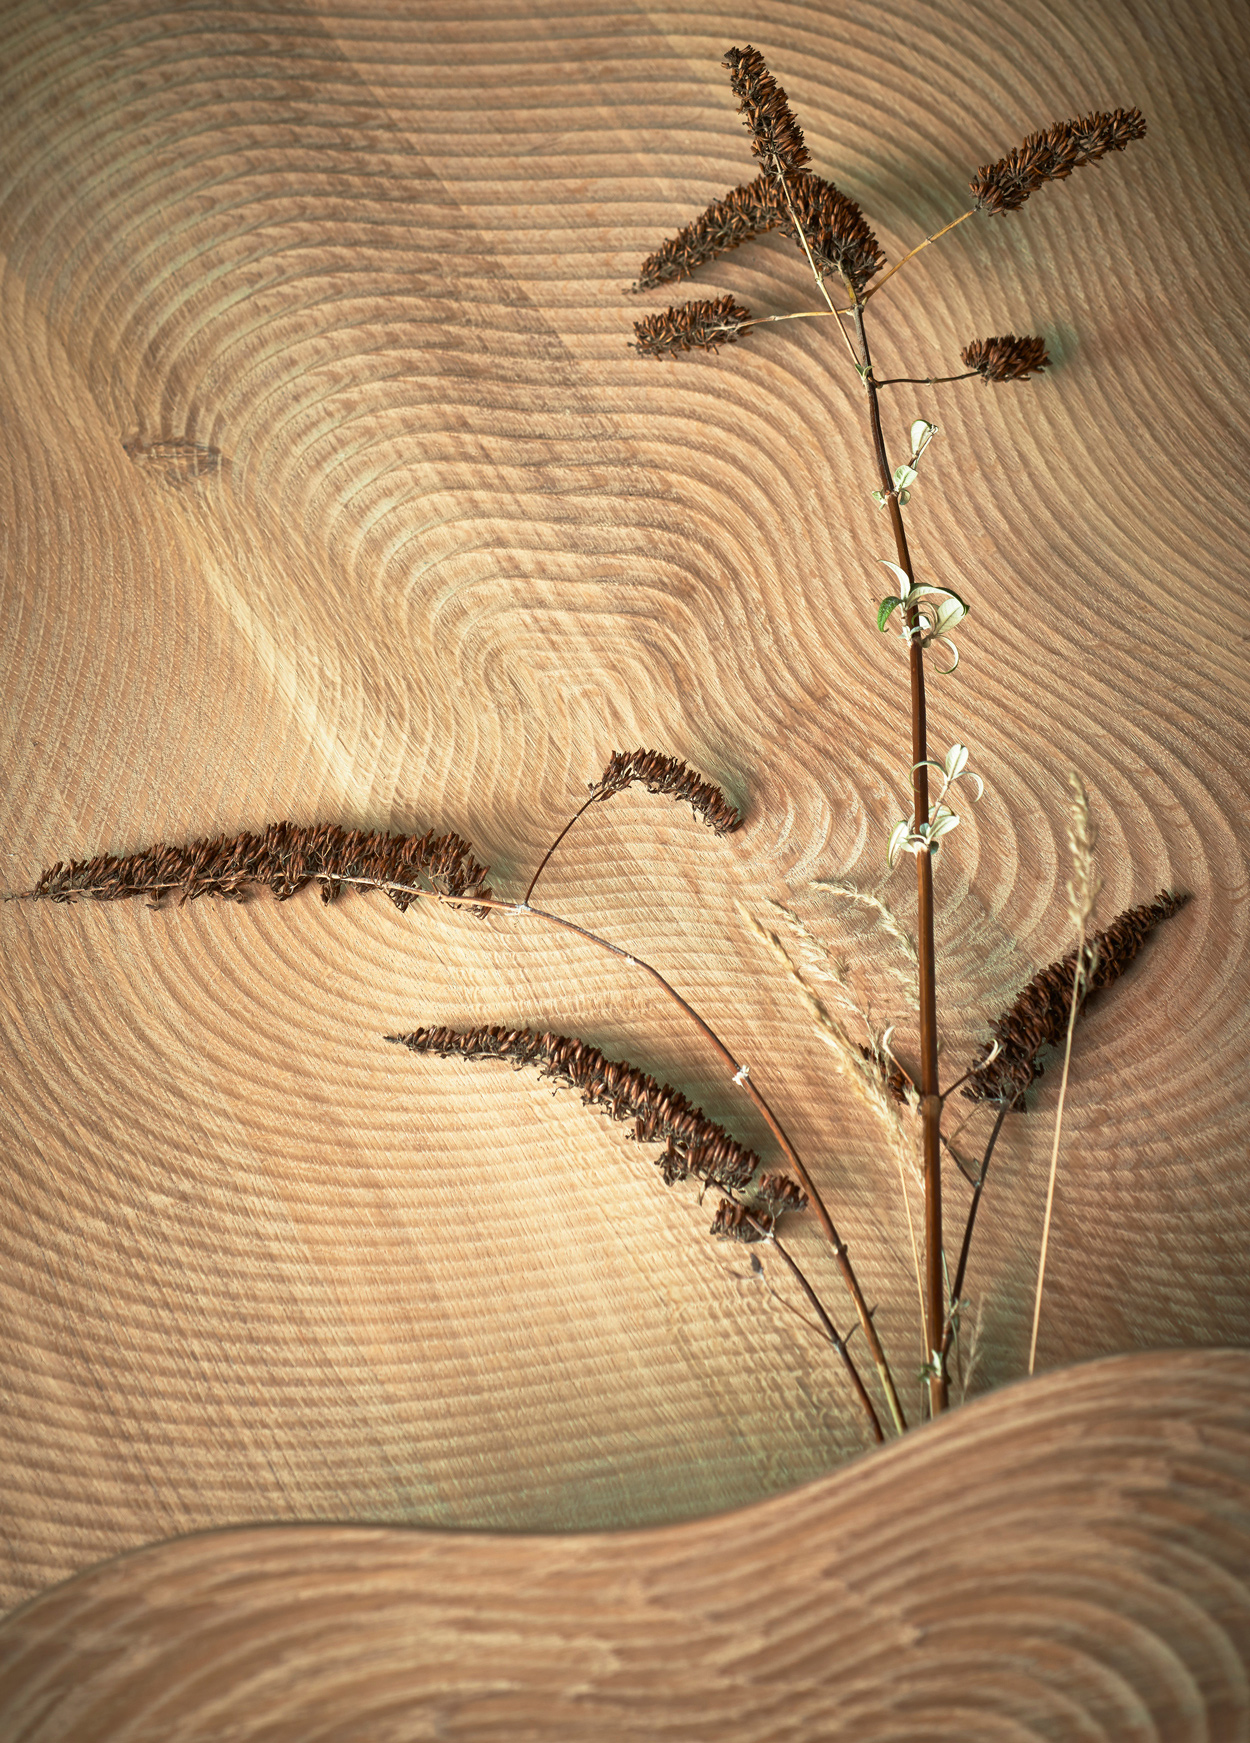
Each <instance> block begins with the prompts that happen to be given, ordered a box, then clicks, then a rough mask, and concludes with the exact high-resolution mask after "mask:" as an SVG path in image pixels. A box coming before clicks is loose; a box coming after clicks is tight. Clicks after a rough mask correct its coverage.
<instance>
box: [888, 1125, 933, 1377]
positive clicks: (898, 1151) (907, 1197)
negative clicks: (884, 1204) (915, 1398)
mask: <svg viewBox="0 0 1250 1743" xmlns="http://www.w3.org/2000/svg"><path fill="white" fill-rule="evenodd" d="M894 1160H895V1161H896V1162H897V1163H898V1185H899V1191H900V1192H901V1193H902V1195H903V1209H904V1210H905V1211H906V1212H907V1234H908V1238H909V1239H910V1241H911V1262H912V1269H913V1271H914V1272H915V1277H916V1300H917V1301H918V1302H919V1304H920V1337H921V1348H922V1349H923V1348H924V1344H925V1340H926V1336H927V1326H928V1322H927V1320H926V1318H925V1309H924V1284H923V1282H922V1281H921V1277H920V1248H919V1247H918V1246H917V1245H916V1225H915V1223H914V1221H913V1220H912V1214H911V1194H910V1193H909V1192H908V1190H907V1169H906V1168H905V1167H904V1165H903V1152H902V1148H901V1146H900V1145H898V1144H895V1145H894Z"/></svg>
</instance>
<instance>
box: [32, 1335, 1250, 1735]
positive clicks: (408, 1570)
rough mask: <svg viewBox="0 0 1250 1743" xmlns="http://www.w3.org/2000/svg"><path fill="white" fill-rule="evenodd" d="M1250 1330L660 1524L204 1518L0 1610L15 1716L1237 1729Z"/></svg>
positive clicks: (177, 1730)
mask: <svg viewBox="0 0 1250 1743" xmlns="http://www.w3.org/2000/svg"><path fill="white" fill-rule="evenodd" d="M1248 1664H1250V1356H1247V1355H1246V1354H1244V1353H1242V1352H1233V1351H1223V1352H1219V1351H1216V1352H1212V1351H1201V1352H1179V1351H1178V1352H1171V1353H1167V1354H1163V1355H1150V1356H1137V1357H1131V1358H1118V1359H1114V1360H1111V1361H1107V1362H1101V1363H1096V1364H1093V1365H1091V1366H1090V1367H1087V1368H1084V1369H1080V1370H1077V1371H1075V1372H1072V1371H1070V1372H1066V1373H1063V1374H1056V1375H1050V1376H1047V1377H1046V1378H1045V1379H1042V1380H1040V1381H1039V1382H1037V1383H1036V1384H1035V1385H1032V1386H1018V1387H1013V1388H1011V1389H1009V1390H1007V1391H1005V1392H1002V1393H1000V1394H998V1395H997V1396H995V1397H993V1398H990V1399H984V1400H978V1401H977V1402H976V1403H974V1404H972V1405H970V1406H969V1408H968V1409H967V1411H966V1412H961V1413H959V1414H957V1415H956V1416H954V1417H952V1418H949V1419H948V1420H947V1421H945V1422H943V1423H940V1424H938V1425H936V1426H935V1427H933V1428H930V1429H925V1430H922V1431H921V1432H919V1433H918V1434H916V1435H915V1436H913V1437H910V1438H908V1439H907V1440H905V1441H903V1442H901V1443H898V1444H896V1445H895V1446H892V1447H890V1448H887V1449H886V1450H885V1451H884V1452H882V1453H880V1454H878V1455H877V1456H875V1457H873V1458H871V1459H866V1460H863V1461H861V1462H860V1463H859V1464H857V1465H855V1466H853V1467H852V1468H851V1469H849V1470H847V1471H842V1472H838V1473H835V1474H834V1475H833V1476H831V1477H826V1478H823V1479H822V1480H821V1481H820V1482H818V1483H816V1484H813V1485H811V1486H809V1487H805V1488H803V1489H800V1490H798V1491H797V1492H795V1493H792V1494H789V1495H785V1496H780V1497H777V1498H775V1499H773V1500H771V1501H767V1502H763V1503H761V1504H759V1505H758V1506H755V1507H750V1508H745V1509H743V1510H741V1511H739V1512H737V1513H733V1514H729V1515H726V1516H722V1517H721V1518H717V1519H709V1520H706V1521H701V1522H698V1523H696V1524H691V1525H685V1526H669V1527H666V1528H665V1529H663V1530H660V1531H650V1532H625V1533H615V1534H603V1535H589V1536H583V1535H578V1534H572V1535H568V1536H561V1537H547V1538H543V1537H507V1536H495V1535H487V1536H481V1537H478V1536H473V1535H468V1534H464V1533H432V1532H411V1531H399V1530H395V1529H391V1530H375V1531H370V1530H362V1529H356V1530H348V1529H343V1528H341V1527H333V1526H316V1527H288V1528H278V1527H272V1526H271V1527H269V1528H268V1529H261V1530H255V1529H253V1530H242V1531H232V1532H217V1533H212V1534H209V1535H206V1536H200V1537H193V1538H185V1539H183V1540H182V1541H180V1542H177V1543H170V1544H165V1545H162V1546H160V1547H158V1548H155V1549H149V1550H144V1551H141V1552H140V1553H139V1554H137V1555H134V1556H129V1557H124V1558H122V1559H121V1560H118V1561H115V1562H111V1563H109V1564H108V1565H107V1566H105V1567H102V1568H97V1569H93V1570H92V1572H90V1573H89V1574H85V1575H83V1576H81V1577H80V1578H78V1579H76V1580H72V1581H70V1582H69V1583H68V1584H66V1585H64V1586H62V1587H60V1588H58V1589H57V1590H56V1591H54V1592H50V1593H48V1594H46V1595H45V1596H44V1597H42V1598H40V1599H37V1600H36V1601H35V1602H34V1603H33V1604H32V1605H30V1606H29V1607H27V1608H26V1609H24V1610H22V1611H20V1612H19V1613H18V1614H17V1615H15V1616H14V1617H12V1618H11V1619H10V1621H9V1622H8V1623H7V1625H6V1626H5V1627H4V1628H3V1629H0V1713H3V1714H4V1715H5V1718H6V1721H7V1723H6V1729H5V1735H6V1737H7V1738H9V1739H11V1743H104V1740H105V1739H107V1740H108V1743H217V1740H218V1739H221V1738H226V1737H229V1738H231V1739H233V1740H236V1743H245V1740H249V1739H257V1740H259V1739H262V1738H263V1739H265V1740H266V1743H277V1740H278V1739H287V1738H289V1739H292V1743H294V1740H296V1739H299V1740H300V1743H303V1740H305V1739H314V1738H315V1739H317V1740H318V1743H331V1740H333V1743H349V1740H353V1739H361V1740H362V1743H363V1740H364V1739H368V1740H369V1743H409V1740H413V1743H415V1740H416V1739H419V1738H435V1737H437V1738H443V1739H451V1738H459V1739H470V1738H471V1739H474V1740H475V1743H489V1740H493V1739H496V1738H499V1739H502V1738H507V1739H509V1743H557V1740H563V1739H569V1740H572V1739H578V1740H579V1743H581V1740H587V1743H588V1740H589V1739H591V1738H599V1737H605V1738H606V1737H611V1738H613V1739H622V1740H623V1739H632V1738H637V1739H642V1738H655V1737H680V1738H682V1739H683V1740H684V1739H689V1740H691V1743H697V1740H702V1739H707V1740H708V1743H713V1740H719V1739H724V1738H730V1739H732V1740H733V1743H757V1740H759V1743H763V1740H764V1739H770V1740H775V1739H779V1738H794V1739H796V1740H797V1739H804V1740H806V1739H809V1738H817V1737H819V1738H845V1739H847V1740H848V1743H849V1740H851V1739H854V1740H855V1743H862V1740H864V1739H869V1738H871V1739H884V1738H890V1739H916V1740H917V1743H920V1740H921V1739H923V1740H924V1743H939V1740H941V1739H949V1740H950V1743H1008V1740H1014V1739H1022V1738H1029V1739H1037V1740H1039V1743H1040V1740H1042V1739H1048V1738H1053V1739H1056V1743H1058V1740H1060V1739H1062V1740H1064V1743H1067V1740H1068V1739H1072V1738H1089V1739H1091V1740H1092V1739H1095V1738H1099V1739H1115V1740H1121V1739H1123V1740H1128V1739H1138V1738H1141V1739H1146V1738H1151V1739H1154V1738H1157V1739H1160V1740H1164V1739H1166V1743H1199V1740H1201V1743H1234V1740H1236V1739H1240V1738H1244V1737H1245V1736H1246V1734H1247V1728H1248V1727H1250V1694H1248V1691H1247V1679H1246V1669H1247V1665H1248Z"/></svg>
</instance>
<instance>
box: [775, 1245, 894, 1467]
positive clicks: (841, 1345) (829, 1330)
mask: <svg viewBox="0 0 1250 1743" xmlns="http://www.w3.org/2000/svg"><path fill="white" fill-rule="evenodd" d="M747 1221H748V1222H749V1223H750V1224H751V1226H752V1228H756V1229H758V1230H759V1231H760V1233H761V1234H762V1235H763V1236H764V1238H765V1239H766V1240H767V1241H768V1243H769V1245H770V1246H772V1247H775V1248H776V1250H777V1252H778V1253H780V1255H781V1257H782V1258H783V1259H784V1260H785V1262H786V1264H787V1265H788V1266H789V1267H790V1270H791V1273H792V1274H793V1277H794V1280H795V1282H796V1283H797V1284H798V1286H799V1288H800V1289H801V1290H802V1291H803V1293H804V1295H806V1297H807V1299H808V1300H809V1301H810V1302H811V1304H812V1307H813V1309H814V1311H815V1313H816V1317H817V1319H819V1321H820V1323H821V1325H823V1326H824V1328H825V1332H826V1334H827V1335H828V1338H829V1341H830V1343H831V1344H832V1345H833V1347H834V1349H835V1350H836V1351H837V1352H838V1354H839V1355H840V1356H841V1358H842V1361H843V1363H844V1364H845V1366H846V1371H847V1373H848V1374H849V1375H850V1377H851V1384H852V1385H853V1386H854V1388H855V1392H856V1395H857V1397H858V1398H859V1401H860V1403H861V1404H862V1405H863V1407H864V1410H865V1412H866V1414H867V1416H868V1419H869V1421H870V1422H871V1423H872V1431H873V1434H874V1436H875V1438H876V1439H877V1441H879V1442H880V1441H883V1440H884V1439H885V1435H884V1434H883V1433H882V1431H881V1422H880V1419H879V1418H878V1416H877V1413H876V1411H875V1410H874V1409H873V1404H872V1399H871V1398H870V1397H869V1396H868V1393H867V1391H866V1390H865V1387H864V1382H863V1380H862V1379H861V1378H860V1375H859V1369H858V1368H857V1367H856V1366H855V1363H854V1362H853V1361H852V1360H851V1353H850V1351H849V1350H848V1349H847V1347H846V1340H845V1338H843V1337H842V1336H841V1335H840V1334H839V1332H838V1330H837V1327H836V1326H835V1325H834V1323H833V1321H832V1320H831V1319H830V1317H829V1315H828V1314H827V1313H826V1312H825V1309H824V1307H823V1305H822V1304H821V1300H820V1297H819V1296H818V1295H817V1294H816V1291H815V1290H814V1289H813V1288H812V1286H811V1284H810V1283H809V1282H808V1281H807V1278H806V1277H805V1276H804V1275H803V1273H802V1272H801V1271H800V1270H799V1268H798V1266H797V1265H796V1264H795V1262H794V1260H793V1259H792V1258H791V1257H790V1255H789V1253H788V1252H787V1251H786V1249H785V1248H784V1247H783V1246H782V1244H781V1242H780V1241H779V1240H778V1239H777V1237H776V1235H775V1234H773V1233H772V1232H771V1231H770V1230H768V1229H765V1228H764V1227H763V1225H762V1224H760V1223H758V1222H756V1220H755V1218H754V1217H748V1218H747Z"/></svg>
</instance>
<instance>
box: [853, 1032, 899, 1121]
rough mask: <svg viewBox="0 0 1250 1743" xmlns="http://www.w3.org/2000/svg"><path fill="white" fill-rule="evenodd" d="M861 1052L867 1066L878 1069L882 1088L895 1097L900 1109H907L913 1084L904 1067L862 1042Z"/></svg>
mask: <svg viewBox="0 0 1250 1743" xmlns="http://www.w3.org/2000/svg"><path fill="white" fill-rule="evenodd" d="M859 1051H860V1053H861V1055H862V1056H863V1059H864V1062H865V1063H866V1064H868V1065H873V1066H875V1067H876V1069H877V1071H878V1073H879V1074H880V1077H881V1086H882V1088H883V1089H884V1090H886V1091H887V1093H888V1094H889V1095H891V1096H893V1098H894V1100H895V1101H896V1102H898V1104H899V1106H900V1107H906V1106H907V1101H908V1091H909V1090H910V1089H911V1088H912V1083H911V1079H910V1078H909V1077H908V1075H907V1073H906V1072H905V1071H904V1070H903V1068H902V1066H901V1065H899V1064H898V1063H897V1062H896V1061H895V1060H892V1059H890V1058H888V1057H887V1056H886V1055H884V1054H882V1053H874V1052H873V1050H872V1048H871V1047H865V1046H864V1044H863V1042H862V1041H861V1042H860V1047H859Z"/></svg>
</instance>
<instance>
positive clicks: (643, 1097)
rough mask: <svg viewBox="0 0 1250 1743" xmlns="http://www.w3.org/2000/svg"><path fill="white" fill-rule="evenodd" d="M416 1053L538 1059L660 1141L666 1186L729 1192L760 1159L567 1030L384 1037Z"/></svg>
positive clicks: (434, 1031)
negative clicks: (686, 1184) (686, 1183)
mask: <svg viewBox="0 0 1250 1743" xmlns="http://www.w3.org/2000/svg"><path fill="white" fill-rule="evenodd" d="M386 1039H387V1040H388V1041H395V1042H398V1043H400V1044H401V1045H403V1046H405V1047H408V1048H411V1050H412V1051H413V1052H414V1053H435V1054H437V1055H438V1057H439V1058H440V1059H446V1058H448V1057H450V1056H453V1055H454V1056H456V1057H459V1058H462V1059H507V1060H510V1061H511V1062H512V1064H513V1065H515V1066H516V1067H517V1068H518V1069H519V1068H520V1067H521V1066H524V1065H537V1066H538V1067H539V1069H540V1071H541V1073H542V1075H543V1076H544V1077H550V1078H554V1079H555V1081H556V1082H557V1083H561V1084H564V1085H565V1086H566V1087H567V1088H569V1089H576V1090H579V1091H580V1092H581V1098H582V1100H583V1102H585V1103H587V1104H588V1105H590V1106H594V1107H601V1108H603V1110H604V1112H605V1113H607V1114H609V1115H610V1116H611V1118H612V1119H614V1120H633V1122H634V1130H633V1132H632V1134H631V1136H632V1137H634V1138H635V1139H637V1141H638V1142H639V1143H642V1144H657V1143H663V1145H664V1149H663V1151H662V1152H661V1154H660V1155H659V1156H658V1157H657V1158H656V1167H657V1168H659V1170H660V1171H661V1173H662V1174H663V1176H664V1180H665V1184H666V1185H668V1186H672V1185H673V1184H674V1182H675V1181H678V1180H688V1179H691V1178H693V1179H696V1180H703V1181H706V1182H707V1184H708V1185H710V1186H719V1187H722V1188H723V1189H724V1190H725V1191H727V1192H735V1191H738V1190H740V1189H741V1188H742V1187H744V1186H745V1185H746V1184H747V1182H748V1181H749V1180H750V1179H751V1177H752V1175H753V1174H754V1173H755V1171H756V1169H757V1168H758V1167H759V1166H760V1159H759V1157H758V1156H757V1155H756V1154H755V1152H754V1151H753V1150H748V1149H747V1148H746V1147H745V1146H744V1145H742V1144H739V1143H738V1142H737V1140H736V1139H734V1138H731V1137H730V1135H729V1133H728V1132H727V1131H726V1130H725V1129H724V1127H723V1126H718V1125H717V1124H716V1123H715V1121H713V1120H709V1119H708V1118H707V1116H706V1115H705V1114H704V1113H703V1111H702V1109H701V1108H697V1107H694V1106H693V1105H692V1104H691V1103H690V1102H688V1101H687V1100H686V1098H685V1096H684V1095H682V1094H681V1093H680V1092H679V1091H678V1090H675V1089H672V1088H670V1086H669V1085H668V1084H660V1083H657V1082H656V1080H655V1078H654V1077H649V1076H648V1075H647V1073H646V1072H645V1071H639V1070H637V1068H636V1067H634V1066H632V1065H630V1064H629V1062H628V1060H612V1059H607V1058H605V1057H604V1055H603V1054H602V1053H600V1051H599V1049H598V1048H597V1047H592V1046H591V1045H590V1044H589V1042H587V1041H578V1040H575V1039H573V1038H572V1037H571V1036H569V1035H552V1034H542V1035H536V1034H534V1032H533V1031H532V1030H530V1029H504V1028H500V1027H498V1026H492V1027H490V1028H480V1029H468V1030H461V1029H444V1028H431V1029H416V1030H414V1031H413V1033H412V1034H410V1035H388V1036H387V1037H386Z"/></svg>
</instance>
